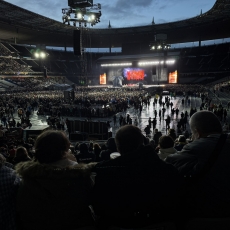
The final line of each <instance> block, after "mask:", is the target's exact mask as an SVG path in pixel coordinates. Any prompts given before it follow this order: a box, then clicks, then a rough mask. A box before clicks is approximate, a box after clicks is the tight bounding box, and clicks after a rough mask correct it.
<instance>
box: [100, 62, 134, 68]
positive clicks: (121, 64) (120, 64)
mask: <svg viewBox="0 0 230 230" xmlns="http://www.w3.org/2000/svg"><path fill="white" fill-rule="evenodd" d="M108 66H132V63H110V64H101V67H108Z"/></svg>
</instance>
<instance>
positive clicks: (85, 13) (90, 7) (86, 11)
mask: <svg viewBox="0 0 230 230" xmlns="http://www.w3.org/2000/svg"><path fill="white" fill-rule="evenodd" d="M68 4H69V6H70V8H63V9H62V14H63V16H62V21H63V23H64V24H66V23H68V25H69V22H70V21H71V22H75V23H76V22H78V23H79V26H80V27H81V26H85V27H87V24H88V23H89V24H91V26H94V25H96V24H97V23H99V22H100V17H101V15H102V13H101V4H100V3H98V4H93V0H90V1H88V0H87V2H86V1H78V0H71V1H70V0H69V1H68ZM71 14H74V17H72V19H71V17H70V15H71ZM80 22H81V23H82V24H80ZM73 26H75V24H74V23H73Z"/></svg>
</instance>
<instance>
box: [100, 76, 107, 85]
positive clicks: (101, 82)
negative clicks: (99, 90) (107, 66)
mask: <svg viewBox="0 0 230 230" xmlns="http://www.w3.org/2000/svg"><path fill="white" fill-rule="evenodd" d="M100 85H106V73H103V74H101V75H100Z"/></svg>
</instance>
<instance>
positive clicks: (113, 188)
mask: <svg viewBox="0 0 230 230" xmlns="http://www.w3.org/2000/svg"><path fill="white" fill-rule="evenodd" d="M144 138H145V137H144V135H143V134H142V132H141V130H140V129H139V128H138V127H136V126H133V125H126V126H123V127H121V128H120V129H119V130H118V131H117V133H116V136H115V142H116V145H117V150H118V152H119V153H120V156H116V158H114V159H112V160H108V161H103V162H100V163H98V164H97V165H96V166H95V168H94V169H93V171H94V172H95V173H96V178H95V186H94V189H93V208H94V210H95V214H96V215H97V216H98V217H99V219H98V223H99V226H100V225H102V226H100V228H101V229H103V227H106V226H110V225H116V226H121V227H130V228H132V227H134V226H135V227H138V226H143V225H146V224H148V223H152V222H157V221H159V222H160V221H162V220H165V219H168V218H169V219H170V218H171V217H172V218H173V216H174V214H175V213H176V212H175V208H178V207H179V205H178V204H177V205H175V202H176V203H177V198H178V194H179V189H180V183H181V178H180V177H179V174H178V172H177V170H176V169H175V168H174V167H173V166H172V165H170V164H166V163H165V162H164V161H162V160H160V159H159V157H158V155H157V154H156V153H155V152H154V149H153V147H152V146H151V145H146V146H144ZM172 188H173V189H172ZM169 191H170V192H169Z"/></svg>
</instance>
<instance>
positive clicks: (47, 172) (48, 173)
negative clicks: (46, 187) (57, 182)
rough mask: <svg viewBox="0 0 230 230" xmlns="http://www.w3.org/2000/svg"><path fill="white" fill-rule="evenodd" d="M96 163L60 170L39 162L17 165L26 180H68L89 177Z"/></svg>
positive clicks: (18, 170)
mask: <svg viewBox="0 0 230 230" xmlns="http://www.w3.org/2000/svg"><path fill="white" fill-rule="evenodd" d="M94 165H95V163H91V164H78V165H75V166H70V167H66V168H60V167H57V166H53V165H49V164H40V163H39V162H37V161H28V162H21V163H19V164H17V165H16V167H15V169H16V172H17V173H18V174H19V175H20V176H21V177H22V178H24V179H32V178H46V179H51V178H53V179H54V178H59V179H61V178H66V177H68V178H69V179H73V178H79V177H89V175H90V173H91V170H92V168H93V167H94Z"/></svg>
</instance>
